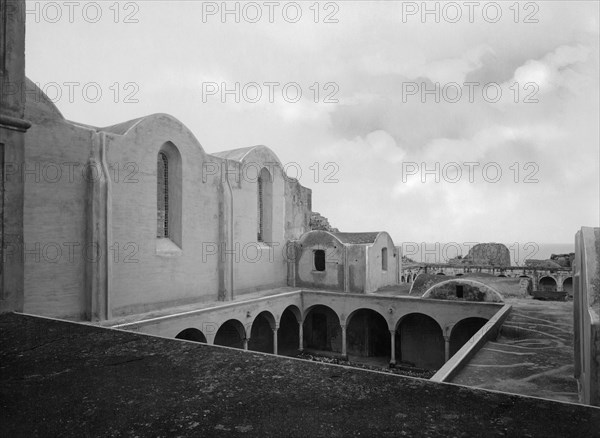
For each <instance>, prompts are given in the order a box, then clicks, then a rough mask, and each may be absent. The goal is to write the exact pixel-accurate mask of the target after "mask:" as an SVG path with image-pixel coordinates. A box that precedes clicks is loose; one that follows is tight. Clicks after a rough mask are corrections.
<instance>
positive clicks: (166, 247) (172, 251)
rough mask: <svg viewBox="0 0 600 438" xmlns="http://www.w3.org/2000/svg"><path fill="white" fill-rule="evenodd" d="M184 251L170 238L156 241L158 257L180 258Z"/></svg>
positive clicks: (160, 238)
mask: <svg viewBox="0 0 600 438" xmlns="http://www.w3.org/2000/svg"><path fill="white" fill-rule="evenodd" d="M182 253H183V251H182V250H181V248H180V247H179V246H177V244H176V243H175V242H173V241H172V240H171V239H169V238H168V237H159V238H157V239H156V255H159V256H163V257H179V256H180V255H181V254H182Z"/></svg>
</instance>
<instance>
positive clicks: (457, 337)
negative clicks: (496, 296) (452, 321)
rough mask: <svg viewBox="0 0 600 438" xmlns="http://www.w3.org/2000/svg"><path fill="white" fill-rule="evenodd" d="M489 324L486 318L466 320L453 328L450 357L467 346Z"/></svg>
mask: <svg viewBox="0 0 600 438" xmlns="http://www.w3.org/2000/svg"><path fill="white" fill-rule="evenodd" d="M486 323H487V319H484V318H466V319H463V320H461V321H460V322H459V323H458V324H456V325H455V326H454V327H453V328H452V333H451V334H450V357H452V356H453V355H454V353H456V352H457V351H458V350H460V349H461V348H462V346H463V345H465V344H466V343H467V342H468V341H469V339H471V338H472V337H473V335H474V334H475V333H477V332H478V331H479V329H480V328H481V327H483V326H484V325H485V324H486Z"/></svg>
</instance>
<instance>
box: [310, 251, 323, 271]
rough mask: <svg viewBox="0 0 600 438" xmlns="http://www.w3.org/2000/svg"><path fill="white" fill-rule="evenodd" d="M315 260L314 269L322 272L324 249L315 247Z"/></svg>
mask: <svg viewBox="0 0 600 438" xmlns="http://www.w3.org/2000/svg"><path fill="white" fill-rule="evenodd" d="M313 258H314V262H315V271H320V272H323V271H324V270H325V266H326V265H325V250H323V249H316V250H315V251H314V253H313Z"/></svg>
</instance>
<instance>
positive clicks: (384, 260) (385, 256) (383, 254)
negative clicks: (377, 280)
mask: <svg viewBox="0 0 600 438" xmlns="http://www.w3.org/2000/svg"><path fill="white" fill-rule="evenodd" d="M387 269H388V249H387V248H381V270H382V271H387Z"/></svg>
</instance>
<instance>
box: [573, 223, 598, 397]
mask: <svg viewBox="0 0 600 438" xmlns="http://www.w3.org/2000/svg"><path fill="white" fill-rule="evenodd" d="M573 286H574V297H573V311H574V331H575V336H574V344H575V378H576V379H577V382H578V387H579V400H580V401H581V402H582V403H585V404H590V405H594V406H600V228H591V227H582V228H581V230H580V231H578V232H577V234H576V235H575V281H574V284H573Z"/></svg>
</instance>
